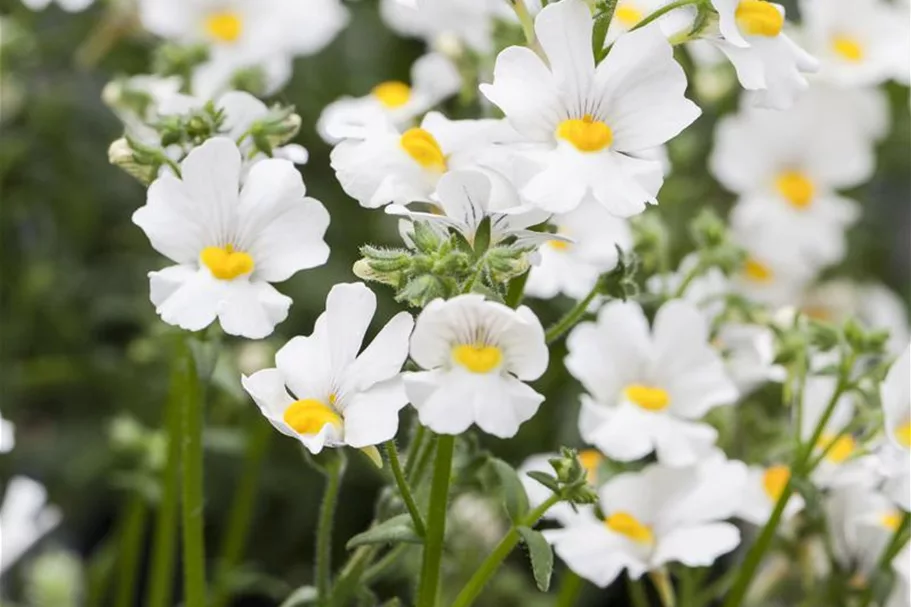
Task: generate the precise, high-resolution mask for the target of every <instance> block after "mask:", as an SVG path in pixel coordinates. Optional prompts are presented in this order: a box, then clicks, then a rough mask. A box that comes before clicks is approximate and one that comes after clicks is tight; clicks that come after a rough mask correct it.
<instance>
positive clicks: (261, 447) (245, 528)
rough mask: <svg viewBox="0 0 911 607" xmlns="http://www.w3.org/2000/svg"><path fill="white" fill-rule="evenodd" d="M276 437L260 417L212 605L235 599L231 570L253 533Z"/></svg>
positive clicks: (230, 522)
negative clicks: (259, 490) (263, 477)
mask: <svg viewBox="0 0 911 607" xmlns="http://www.w3.org/2000/svg"><path fill="white" fill-rule="evenodd" d="M271 437H272V426H271V425H269V424H266V423H262V422H261V421H259V420H257V423H256V426H255V427H254V428H252V429H251V430H250V432H249V435H248V436H247V449H246V451H245V452H244V458H243V464H242V466H243V467H242V469H241V472H240V480H239V482H238V484H237V489H236V490H235V492H234V499H233V501H232V502H231V510H230V511H229V514H228V525H227V530H226V531H225V536H224V538H225V539H224V541H223V542H222V545H221V555H220V558H219V560H218V568H219V574H220V575H219V577H218V581H217V585H216V587H215V593H214V594H215V596H214V598H213V599H212V607H224V606H225V605H227V604H228V600H229V599H230V598H231V587H230V585H229V584H228V577H229V574H230V572H231V571H232V570H233V569H234V568H235V567H237V565H238V563H240V560H241V558H242V556H243V554H244V549H245V548H246V546H247V539H248V537H249V535H250V520H251V519H252V518H253V511H254V506H255V505H256V496H257V487H258V485H259V475H260V472H261V471H262V463H263V459H264V458H265V456H266V451H267V450H268V447H269V439H270V438H271Z"/></svg>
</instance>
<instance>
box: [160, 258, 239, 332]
mask: <svg viewBox="0 0 911 607" xmlns="http://www.w3.org/2000/svg"><path fill="white" fill-rule="evenodd" d="M149 282H150V288H151V292H152V295H153V296H154V297H155V299H156V300H157V301H154V300H153V303H154V304H155V306H156V309H155V311H156V312H157V313H158V315H159V316H161V319H162V320H163V321H164V322H166V323H168V324H169V325H177V326H178V327H180V328H181V329H186V330H187V331H199V330H202V329H205V328H206V327H208V326H209V325H210V324H212V322H213V321H214V320H215V318H216V317H217V316H218V304H219V301H220V300H221V298H222V289H221V286H222V285H220V284H218V282H219V281H217V280H216V279H215V278H213V277H212V275H211V274H209V273H208V271H197V272H193V273H192V274H191V273H190V272H188V271H187V270H186V269H180V270H177V269H172V268H167V269H166V270H162V271H161V272H149ZM159 298H161V299H159Z"/></svg>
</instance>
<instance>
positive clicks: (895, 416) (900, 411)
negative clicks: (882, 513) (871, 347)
mask: <svg viewBox="0 0 911 607" xmlns="http://www.w3.org/2000/svg"><path fill="white" fill-rule="evenodd" d="M880 398H881V401H882V405H883V425H884V429H885V434H886V439H887V440H888V443H887V444H886V445H884V446H883V447H882V450H883V452H882V453H881V458H882V460H883V463H884V464H885V465H884V469H885V470H884V472H885V473H886V482H885V484H884V487H883V491H884V492H885V493H886V494H887V495H888V496H889V497H891V498H892V499H893V500H894V501H895V503H896V504H898V505H899V506H900V507H901V508H902V509H904V510H905V511H911V457H909V456H911V346H909V347H907V348H905V351H904V352H902V355H901V356H899V357H898V359H897V360H896V361H895V362H894V363H892V367H890V368H889V373H888V374H887V375H886V379H885V381H883V383H882V385H881V386H880Z"/></svg>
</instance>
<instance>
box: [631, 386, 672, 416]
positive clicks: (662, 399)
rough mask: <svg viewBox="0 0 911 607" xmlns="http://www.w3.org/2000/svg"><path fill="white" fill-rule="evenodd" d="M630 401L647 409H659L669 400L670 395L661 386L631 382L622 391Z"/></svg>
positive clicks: (667, 403)
mask: <svg viewBox="0 0 911 607" xmlns="http://www.w3.org/2000/svg"><path fill="white" fill-rule="evenodd" d="M623 394H625V395H626V398H628V399H629V400H630V401H632V402H634V403H636V404H637V405H639V406H640V407H642V408H643V409H646V410H648V411H661V410H662V409H665V408H667V406H668V405H669V404H670V402H671V397H670V395H669V394H668V393H667V392H665V391H664V390H662V389H661V388H653V387H652V386H643V385H642V384H632V385H630V386H627V387H626V389H625V390H624V391H623Z"/></svg>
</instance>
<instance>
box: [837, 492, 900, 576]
mask: <svg viewBox="0 0 911 607" xmlns="http://www.w3.org/2000/svg"><path fill="white" fill-rule="evenodd" d="M824 509H825V512H826V522H827V523H828V525H829V536H830V538H831V540H832V549H833V551H834V553H835V558H836V559H837V560H838V562H839V564H840V565H841V567H842V568H843V569H844V571H845V572H847V573H848V574H849V575H850V574H851V573H854V574H855V576H857V577H856V578H855V579H857V580H858V581H860V582H861V583H866V582H867V581H868V580H869V576H870V574H871V573H873V572H874V571H875V570H876V566H877V563H878V561H879V558H880V556H881V555H882V553H883V550H884V549H885V547H886V545H887V544H888V543H889V540H890V539H891V537H892V535H893V534H894V533H895V530H896V529H897V528H898V525H899V523H900V522H901V513H900V512H899V511H898V510H897V509H896V508H895V507H894V506H893V505H892V503H891V501H890V500H889V499H888V498H887V497H885V496H884V495H882V494H880V493H876V492H875V491H871V490H868V489H864V488H859V487H846V488H842V489H838V490H836V491H833V492H832V493H831V494H830V495H829V497H828V498H827V500H826V502H825V504H824Z"/></svg>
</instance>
